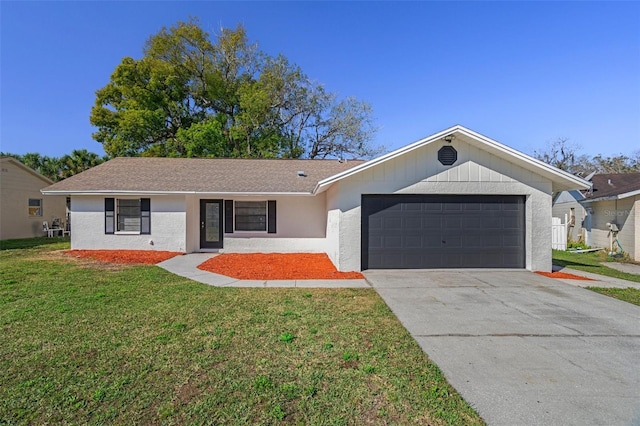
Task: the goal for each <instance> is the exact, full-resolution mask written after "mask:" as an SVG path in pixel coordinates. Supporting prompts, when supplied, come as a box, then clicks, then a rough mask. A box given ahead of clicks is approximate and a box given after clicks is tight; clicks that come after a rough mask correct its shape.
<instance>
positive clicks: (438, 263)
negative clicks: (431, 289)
mask: <svg viewBox="0 0 640 426" xmlns="http://www.w3.org/2000/svg"><path fill="white" fill-rule="evenodd" d="M524 216H525V214H524V197H521V196H503V195H500V196H493V195H444V196H443V195H363V196H362V269H421V268H524V265H525V252H524V248H525V247H524V246H525V235H524V231H525V225H524V223H525V222H524Z"/></svg>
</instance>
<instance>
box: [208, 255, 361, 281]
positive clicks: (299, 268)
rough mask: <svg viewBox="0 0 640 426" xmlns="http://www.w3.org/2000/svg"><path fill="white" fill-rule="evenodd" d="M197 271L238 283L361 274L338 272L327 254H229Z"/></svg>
mask: <svg viewBox="0 0 640 426" xmlns="http://www.w3.org/2000/svg"><path fill="white" fill-rule="evenodd" d="M198 269H202V270H203V271H209V272H214V273H216V274H222V275H226V276H229V277H233V278H238V279H240V280H349V279H362V278H364V277H363V276H362V274H361V273H360V272H339V271H337V270H336V268H335V266H333V263H331V260H329V257H328V256H327V255H326V254H320V253H250V254H241V253H229V254H221V255H219V256H216V257H212V258H211V259H209V260H207V261H206V262H204V263H202V264H201V265H198Z"/></svg>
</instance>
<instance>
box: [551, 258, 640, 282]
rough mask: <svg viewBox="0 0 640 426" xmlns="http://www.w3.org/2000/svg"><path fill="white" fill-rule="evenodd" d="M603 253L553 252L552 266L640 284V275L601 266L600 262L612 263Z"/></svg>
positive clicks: (612, 260)
mask: <svg viewBox="0 0 640 426" xmlns="http://www.w3.org/2000/svg"><path fill="white" fill-rule="evenodd" d="M614 261H615V260H614V259H613V258H612V257H609V256H608V255H607V253H605V252H604V251H600V252H591V253H569V252H566V251H560V250H553V264H554V265H558V266H564V267H567V268H571V269H576V270H579V271H585V272H592V273H594V274H600V275H605V276H608V277H614V278H620V279H623V280H627V281H634V282H640V275H637V274H629V273H626V272H622V271H618V270H617V269H613V268H609V267H608V266H605V265H602V262H614Z"/></svg>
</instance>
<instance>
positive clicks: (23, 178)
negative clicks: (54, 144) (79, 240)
mask: <svg viewBox="0 0 640 426" xmlns="http://www.w3.org/2000/svg"><path fill="white" fill-rule="evenodd" d="M0 167H1V173H0V240H8V239H12V238H31V237H42V236H44V235H45V233H44V232H43V230H42V222H43V221H45V220H46V221H47V222H49V223H51V221H52V220H53V219H54V218H56V219H60V220H64V219H65V217H66V197H64V196H55V197H46V198H45V197H43V196H42V193H41V192H40V190H41V189H42V188H44V187H46V186H49V185H51V184H52V183H53V181H52V180H51V179H49V178H47V177H45V176H43V175H41V174H40V173H38V172H36V171H34V170H33V169H30V168H29V167H27V166H25V165H24V164H22V163H21V162H19V161H18V160H16V159H15V158H11V157H2V158H0Z"/></svg>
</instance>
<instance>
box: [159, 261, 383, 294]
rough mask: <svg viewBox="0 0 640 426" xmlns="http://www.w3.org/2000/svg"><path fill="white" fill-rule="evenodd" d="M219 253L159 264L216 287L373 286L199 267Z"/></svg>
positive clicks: (181, 274)
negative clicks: (249, 276) (245, 275)
mask: <svg viewBox="0 0 640 426" xmlns="http://www.w3.org/2000/svg"><path fill="white" fill-rule="evenodd" d="M217 255H218V254H217V253H190V254H185V255H182V256H175V257H172V258H171V259H168V260H165V261H164V262H160V263H158V264H157V265H158V266H159V267H161V268H163V269H166V270H167V271H169V272H171V273H173V274H176V275H180V276H181V277H185V278H189V279H191V280H194V281H198V282H201V283H204V284H208V285H211V286H214V287H271V288H283V287H298V288H371V286H370V285H369V283H368V282H367V281H366V280H239V279H237V278H232V277H228V276H226V275H220V274H214V273H213V272H207V271H203V270H201V269H198V265H200V264H201V263H204V262H205V261H207V260H208V259H210V258H212V257H214V256H217Z"/></svg>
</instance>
